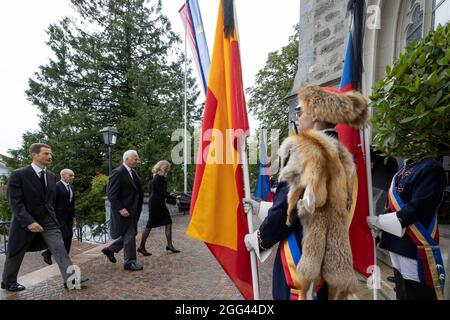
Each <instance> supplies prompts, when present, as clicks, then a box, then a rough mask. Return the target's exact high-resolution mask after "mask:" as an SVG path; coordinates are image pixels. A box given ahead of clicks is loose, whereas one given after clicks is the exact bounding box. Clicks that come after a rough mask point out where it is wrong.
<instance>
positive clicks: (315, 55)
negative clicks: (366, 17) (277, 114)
mask: <svg viewBox="0 0 450 320" xmlns="http://www.w3.org/2000/svg"><path fill="white" fill-rule="evenodd" d="M347 3H348V0H300V21H299V28H300V32H299V34H300V42H299V58H298V59H299V61H298V65H299V68H298V71H297V75H296V77H295V81H294V85H293V87H292V90H291V92H290V95H289V97H288V103H289V117H290V120H291V119H293V114H294V113H293V112H294V111H293V110H294V108H295V107H296V105H297V98H296V94H297V91H298V89H299V88H300V87H301V86H303V85H304V84H305V83H310V84H317V85H327V86H336V85H338V84H339V81H340V77H341V73H342V67H343V58H344V54H345V47H346V43H347V39H348V30H349V23H350V20H349V17H348V16H347Z"/></svg>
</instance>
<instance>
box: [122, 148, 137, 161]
mask: <svg viewBox="0 0 450 320" xmlns="http://www.w3.org/2000/svg"><path fill="white" fill-rule="evenodd" d="M134 155H135V156H138V153H137V151H136V150H127V151H125V152H124V153H123V161H125V160H127V159H128V158H130V157H131V156H134Z"/></svg>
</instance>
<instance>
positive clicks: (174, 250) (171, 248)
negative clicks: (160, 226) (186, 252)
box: [166, 246, 181, 253]
mask: <svg viewBox="0 0 450 320" xmlns="http://www.w3.org/2000/svg"><path fill="white" fill-rule="evenodd" d="M166 251H167V253H169V251H171V252H172V253H178V252H181V251H180V250H177V249H175V248H174V247H169V246H166Z"/></svg>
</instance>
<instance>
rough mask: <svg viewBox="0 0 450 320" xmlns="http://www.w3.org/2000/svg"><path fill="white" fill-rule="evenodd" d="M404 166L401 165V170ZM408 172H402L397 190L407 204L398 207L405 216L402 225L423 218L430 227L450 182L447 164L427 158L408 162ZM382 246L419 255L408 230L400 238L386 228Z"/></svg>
mask: <svg viewBox="0 0 450 320" xmlns="http://www.w3.org/2000/svg"><path fill="white" fill-rule="evenodd" d="M404 166H405V165H404V164H403V165H401V166H400V169H399V172H401V171H402V170H403V168H404ZM405 172H406V174H403V175H401V174H399V175H398V176H397V181H396V186H397V192H398V194H399V196H400V197H401V199H402V200H403V202H404V203H405V207H404V208H403V209H401V210H400V211H397V217H398V218H400V219H401V224H402V227H407V226H409V225H411V224H414V223H416V222H417V221H419V222H420V223H422V225H423V226H424V227H425V228H428V227H429V225H430V223H431V220H432V218H433V215H434V214H435V213H436V210H437V208H438V207H439V204H440V202H441V200H442V195H443V192H444V188H445V186H446V184H447V183H446V181H447V179H446V176H445V172H444V168H442V166H441V165H440V164H439V163H438V162H437V161H434V160H432V159H431V158H425V159H423V160H421V161H420V162H418V163H417V164H416V165H410V166H408V168H407V169H406V170H405ZM394 179H395V177H394ZM388 212H391V210H389V209H387V210H386V212H385V213H388ZM380 248H383V249H386V250H388V251H391V252H394V253H397V254H399V255H402V256H405V257H408V258H412V259H417V247H416V245H415V244H414V242H413V241H412V240H410V239H409V237H408V236H407V235H406V233H405V234H404V236H403V237H401V238H400V237H397V236H394V235H392V234H390V233H387V232H383V233H382V235H381V241H380Z"/></svg>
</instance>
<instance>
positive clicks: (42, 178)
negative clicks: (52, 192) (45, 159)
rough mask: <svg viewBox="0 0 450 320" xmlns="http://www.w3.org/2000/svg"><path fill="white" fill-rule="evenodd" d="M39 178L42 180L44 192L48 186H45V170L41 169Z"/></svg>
mask: <svg viewBox="0 0 450 320" xmlns="http://www.w3.org/2000/svg"><path fill="white" fill-rule="evenodd" d="M39 180H40V181H41V185H42V189H44V192H45V191H46V189H47V188H46V186H45V170H42V171H41V175H40V176H39Z"/></svg>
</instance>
